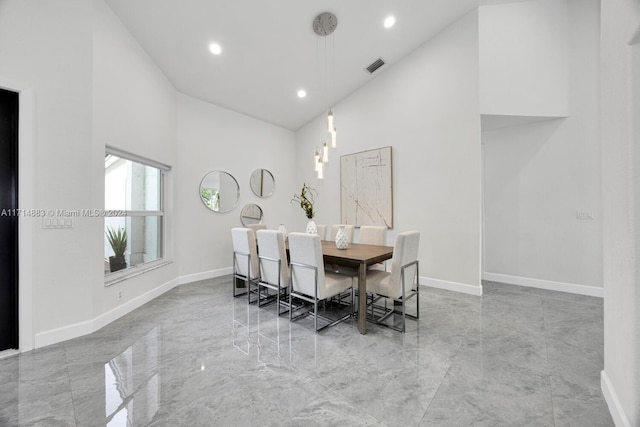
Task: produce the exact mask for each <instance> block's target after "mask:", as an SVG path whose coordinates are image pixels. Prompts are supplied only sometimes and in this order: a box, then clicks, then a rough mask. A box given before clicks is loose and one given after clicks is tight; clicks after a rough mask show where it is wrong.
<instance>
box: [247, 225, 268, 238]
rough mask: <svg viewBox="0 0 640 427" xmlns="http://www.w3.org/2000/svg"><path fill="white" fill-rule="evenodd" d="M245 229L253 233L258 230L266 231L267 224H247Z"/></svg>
mask: <svg viewBox="0 0 640 427" xmlns="http://www.w3.org/2000/svg"><path fill="white" fill-rule="evenodd" d="M245 227H246V228H250V229H252V230H253V231H254V232H257V231H258V230H266V229H267V224H247V225H246V226H245ZM256 237H257V236H256Z"/></svg>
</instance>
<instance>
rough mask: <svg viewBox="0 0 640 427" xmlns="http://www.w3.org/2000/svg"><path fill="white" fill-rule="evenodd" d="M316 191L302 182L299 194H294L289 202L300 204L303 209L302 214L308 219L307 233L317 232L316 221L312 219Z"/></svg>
mask: <svg viewBox="0 0 640 427" xmlns="http://www.w3.org/2000/svg"><path fill="white" fill-rule="evenodd" d="M317 195H318V193H317V192H316V190H314V189H313V188H311V187H309V186H308V185H307V184H306V183H303V184H302V190H300V194H294V195H293V198H292V199H291V202H290V204H291V203H296V204H300V207H301V208H302V210H304V214H305V216H306V217H307V219H308V220H309V221H308V223H307V229H306V231H307V233H313V234H317V233H318V229H317V228H316V223H315V222H314V221H313V217H314V216H315V214H316V213H315V212H314V210H313V204H314V202H315V196H317Z"/></svg>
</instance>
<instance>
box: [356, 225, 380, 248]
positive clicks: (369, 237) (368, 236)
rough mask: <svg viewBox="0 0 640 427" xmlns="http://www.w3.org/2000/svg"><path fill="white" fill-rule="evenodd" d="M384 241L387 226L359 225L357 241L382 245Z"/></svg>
mask: <svg viewBox="0 0 640 427" xmlns="http://www.w3.org/2000/svg"><path fill="white" fill-rule="evenodd" d="M386 242H387V227H384V226H382V225H363V226H362V227H360V234H359V236H358V243H363V244H365V245H381V246H384V245H385V243H386Z"/></svg>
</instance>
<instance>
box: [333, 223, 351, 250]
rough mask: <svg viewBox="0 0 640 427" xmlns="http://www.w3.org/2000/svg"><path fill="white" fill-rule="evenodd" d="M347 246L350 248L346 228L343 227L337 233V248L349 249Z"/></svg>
mask: <svg viewBox="0 0 640 427" xmlns="http://www.w3.org/2000/svg"><path fill="white" fill-rule="evenodd" d="M347 246H349V241H348V240H347V233H346V232H345V231H344V226H342V225H341V226H340V227H338V232H337V233H336V248H338V249H347Z"/></svg>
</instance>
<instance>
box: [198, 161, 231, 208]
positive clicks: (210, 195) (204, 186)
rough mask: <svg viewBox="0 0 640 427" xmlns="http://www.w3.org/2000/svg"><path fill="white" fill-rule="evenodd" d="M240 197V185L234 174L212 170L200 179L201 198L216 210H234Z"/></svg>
mask: <svg viewBox="0 0 640 427" xmlns="http://www.w3.org/2000/svg"><path fill="white" fill-rule="evenodd" d="M239 199H240V186H239V185H238V181H236V179H235V178H234V177H233V175H231V174H229V173H227V172H224V171H211V172H209V173H208V174H206V175H205V177H204V178H202V181H200V200H202V203H204V205H205V206H206V207H207V208H209V209H211V210H212V211H214V212H229V211H231V210H233V208H235V207H236V205H237V204H238V200H239Z"/></svg>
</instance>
